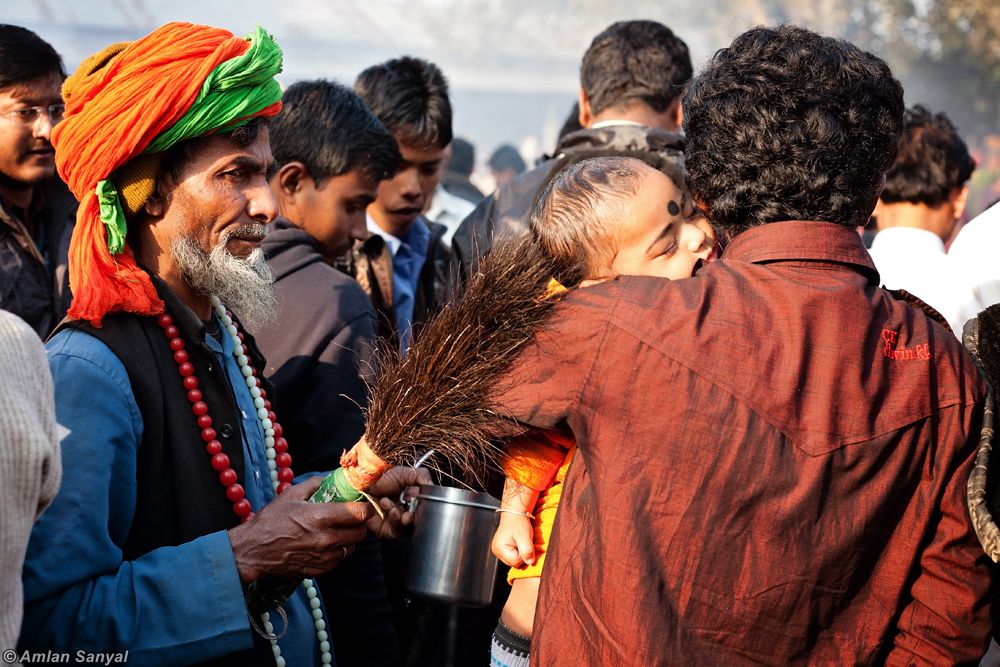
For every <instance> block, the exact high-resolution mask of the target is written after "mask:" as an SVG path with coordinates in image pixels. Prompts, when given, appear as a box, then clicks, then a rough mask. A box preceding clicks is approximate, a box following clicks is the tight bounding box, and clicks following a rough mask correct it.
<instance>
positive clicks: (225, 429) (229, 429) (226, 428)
mask: <svg viewBox="0 0 1000 667" xmlns="http://www.w3.org/2000/svg"><path fill="white" fill-rule="evenodd" d="M219 433H221V434H222V437H223V438H228V437H230V436H231V435H232V434H233V425H232V424H223V425H222V428H220V429H219Z"/></svg>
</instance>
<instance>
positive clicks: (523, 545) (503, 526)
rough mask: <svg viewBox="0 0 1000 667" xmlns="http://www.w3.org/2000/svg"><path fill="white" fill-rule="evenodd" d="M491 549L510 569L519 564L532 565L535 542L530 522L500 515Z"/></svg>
mask: <svg viewBox="0 0 1000 667" xmlns="http://www.w3.org/2000/svg"><path fill="white" fill-rule="evenodd" d="M492 548H493V553H494V554H495V555H496V557H497V558H499V559H500V560H501V561H503V562H504V563H505V564H507V565H510V566H511V567H517V566H518V565H520V564H521V563H527V564H528V565H533V564H534V562H535V542H534V533H533V531H532V529H531V520H530V519H528V517H526V516H518V515H516V514H510V513H507V512H503V513H501V514H500V527H499V528H497V533H496V535H494V536H493V545H492Z"/></svg>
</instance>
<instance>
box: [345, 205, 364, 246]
mask: <svg viewBox="0 0 1000 667" xmlns="http://www.w3.org/2000/svg"><path fill="white" fill-rule="evenodd" d="M348 235H349V236H350V237H351V240H352V241H364V240H365V239H366V238H367V237H368V214H367V213H366V212H365V211H361V213H359V214H358V215H355V216H354V217H353V219H352V220H351V225H350V227H349V228H348Z"/></svg>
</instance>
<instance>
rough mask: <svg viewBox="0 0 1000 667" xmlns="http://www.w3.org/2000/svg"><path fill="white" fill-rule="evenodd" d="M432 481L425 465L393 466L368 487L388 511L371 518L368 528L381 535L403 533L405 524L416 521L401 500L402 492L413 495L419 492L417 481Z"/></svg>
mask: <svg viewBox="0 0 1000 667" xmlns="http://www.w3.org/2000/svg"><path fill="white" fill-rule="evenodd" d="M431 483H432V480H431V474H430V472H428V470H427V469H426V468H409V467H405V466H396V467H394V468H390V469H389V470H388V471H387V472H386V473H385V474H384V475H382V477H381V478H380V479H379V480H378V481H377V482H375V483H374V484H373V485H372V486H371V488H369V489H368V492H369V493H370V494H371V496H372V497H373V498H375V500H376V502H378V505H379V507H380V508H381V509H382V512H383V513H384V515H385V516H384V517H380V516H378V515H377V514H376V515H375V516H373V517H372V518H371V519H369V520H368V530H370V531H371V532H372V533H373V534H374V535H375V536H377V537H380V538H397V537H400V536H401V535H402V534H403V532H404V529H405V528H406V527H409V526H411V525H413V512H411V511H409V510H408V509H407V508H406V507H405V506H403V505H402V504H400V502H399V499H400V495H405V496H406V497H408V498H412V497H414V496H416V495H417V493H418V492H419V488H417V487H418V485H420V484H431Z"/></svg>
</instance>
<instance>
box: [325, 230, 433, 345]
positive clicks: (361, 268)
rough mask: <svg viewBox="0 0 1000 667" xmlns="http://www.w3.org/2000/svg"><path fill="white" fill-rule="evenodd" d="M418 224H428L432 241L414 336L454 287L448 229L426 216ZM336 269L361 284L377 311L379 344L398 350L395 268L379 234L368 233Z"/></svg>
mask: <svg viewBox="0 0 1000 667" xmlns="http://www.w3.org/2000/svg"><path fill="white" fill-rule="evenodd" d="M413 224H415V225H427V227H428V229H429V230H430V240H429V241H428V243H427V258H426V259H425V260H424V265H423V267H422V268H421V269H420V276H419V277H418V279H417V289H416V292H415V293H414V295H413V296H414V302H413V320H412V322H411V324H412V326H413V335H414V337H416V336H419V335H420V327H421V326H422V325H423V324H424V323H425V322H427V320H429V319H430V318H431V317H432V316H433V315H434V313H436V312H437V311H438V310H439V309H440V308H441V306H443V305H444V304H445V302H447V301H448V299H449V298H450V297H451V293H452V288H453V278H452V259H451V250H450V249H449V248H448V246H446V245H445V244H444V241H443V238H444V235H445V232H446V231H447V228H445V226H444V225H439V224H438V223H436V222H430V221H428V220H426V219H425V218H424V217H423V216H421V217H420V218H418V219H417V220H416V222H414V223H413ZM337 268H338V269H340V270H341V271H343V272H344V273H346V274H347V275H349V276H352V277H353V278H355V279H356V280H357V281H358V284H359V285H360V286H361V289H362V290H363V291H364V292H365V294H367V295H368V296H369V297H370V299H371V303H372V306H373V307H374V308H375V313H376V315H375V317H376V321H377V327H378V340H379V344H380V345H382V346H385V347H386V348H388V349H398V348H399V336H397V335H396V316H395V310H394V305H393V304H394V303H395V301H394V297H393V288H392V285H393V282H392V275H393V266H392V255H391V254H390V253H389V247H388V246H387V245H386V243H385V241H384V240H383V239H382V237H381V236H379V235H378V234H369V235H368V238H366V239H365V240H364V241H356V242H355V244H354V247H353V248H352V249H351V250H350V251H349V252H347V253H345V254H344V255H343V256H342V257H340V258H339V259H338V261H337Z"/></svg>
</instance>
